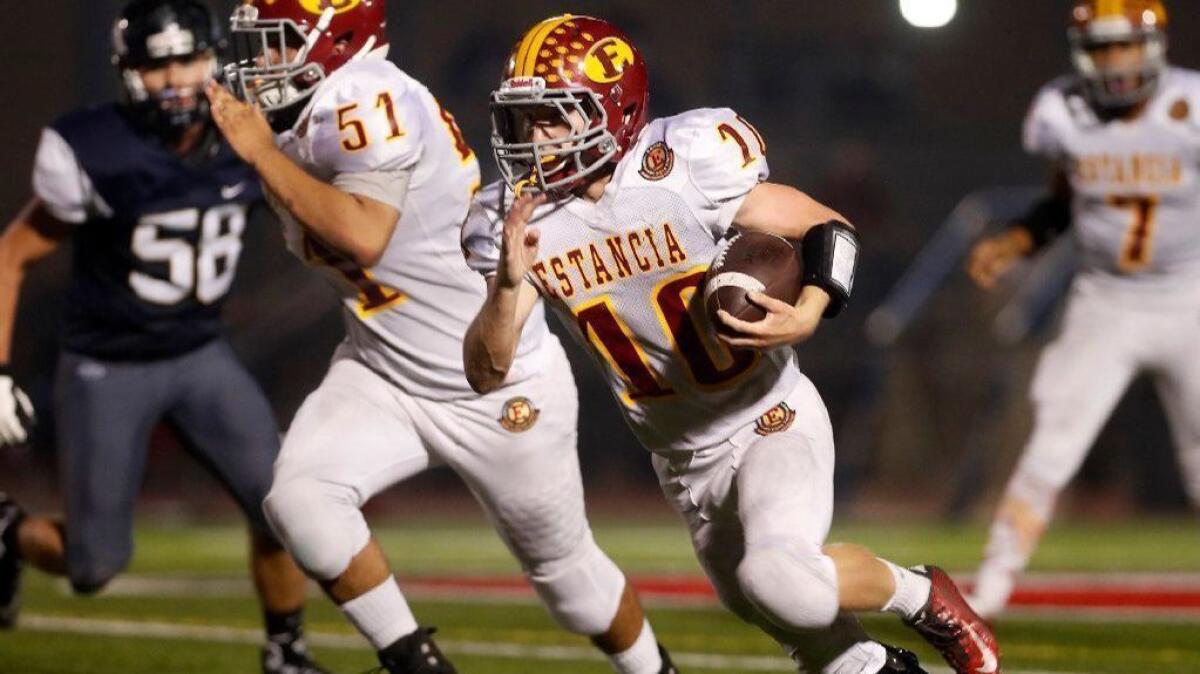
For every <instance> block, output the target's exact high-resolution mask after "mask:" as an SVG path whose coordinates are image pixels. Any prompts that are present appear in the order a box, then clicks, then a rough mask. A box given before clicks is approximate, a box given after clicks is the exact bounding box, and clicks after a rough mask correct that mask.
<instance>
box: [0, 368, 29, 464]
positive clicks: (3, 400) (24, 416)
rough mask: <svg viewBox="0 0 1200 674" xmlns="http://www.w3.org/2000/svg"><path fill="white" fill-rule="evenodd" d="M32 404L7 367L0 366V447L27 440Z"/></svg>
mask: <svg viewBox="0 0 1200 674" xmlns="http://www.w3.org/2000/svg"><path fill="white" fill-rule="evenodd" d="M33 423H34V416H33V403H31V402H29V396H27V395H25V392H24V391H22V390H21V387H20V386H17V383H16V382H15V381H13V378H12V374H11V373H10V372H9V371H8V368H7V367H2V366H0V447H6V446H11V445H19V444H21V443H24V442H26V441H27V440H29V433H30V431H32V430H33Z"/></svg>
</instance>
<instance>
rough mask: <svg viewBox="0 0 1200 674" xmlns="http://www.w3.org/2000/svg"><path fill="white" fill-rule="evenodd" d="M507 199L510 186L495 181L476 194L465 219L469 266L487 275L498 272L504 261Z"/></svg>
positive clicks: (463, 231) (464, 227)
mask: <svg viewBox="0 0 1200 674" xmlns="http://www.w3.org/2000/svg"><path fill="white" fill-rule="evenodd" d="M506 202H511V192H510V191H509V189H508V186H507V185H505V184H504V182H503V181H496V182H494V183H491V184H490V185H488V186H487V187H484V188H483V189H481V190H480V191H479V193H478V194H476V195H475V198H474V199H473V200H472V201H471V209H470V211H468V213H467V220H466V222H464V223H463V228H462V234H461V237H462V238H461V243H462V250H463V255H464V256H465V257H466V259H467V266H469V267H470V268H471V269H474V270H475V271H477V272H479V273H480V274H483V275H484V276H491V275H492V274H494V273H495V272H496V266H497V265H498V264H499V263H500V232H501V229H502V228H503V226H504V208H505V205H506Z"/></svg>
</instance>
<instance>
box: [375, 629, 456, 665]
mask: <svg viewBox="0 0 1200 674" xmlns="http://www.w3.org/2000/svg"><path fill="white" fill-rule="evenodd" d="M436 631H437V628H436V627H429V628H425V627H418V628H417V630H416V631H415V632H413V633H412V634H409V635H408V636H404V637H400V638H399V639H397V640H396V642H395V643H393V644H392V645H391V646H388V647H387V648H385V649H383V650H382V651H380V652H379V663H380V665H381V670H376V671H382V672H386V673H387V674H458V670H457V669H455V668H454V665H452V664H451V663H450V661H449V660H447V659H446V656H444V655H442V651H441V649H439V648H438V647H437V644H435V643H433V638H432V637H433V633H434V632H436Z"/></svg>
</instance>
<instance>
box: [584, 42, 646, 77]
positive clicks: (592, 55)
mask: <svg viewBox="0 0 1200 674" xmlns="http://www.w3.org/2000/svg"><path fill="white" fill-rule="evenodd" d="M633 58H634V57H633V47H630V46H629V43H628V42H625V41H624V40H622V39H620V38H616V37H606V38H604V39H603V40H600V41H599V42H597V43H596V44H594V45H592V48H591V49H589V50H588V53H587V56H586V57H585V58H584V62H583V72H584V74H586V75H587V76H588V79H590V80H592V81H593V82H599V83H600V84H608V83H610V82H616V81H617V80H619V79H621V76H622V75H624V74H625V68H626V67H628V66H630V65H633Z"/></svg>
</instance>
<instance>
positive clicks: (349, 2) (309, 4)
mask: <svg viewBox="0 0 1200 674" xmlns="http://www.w3.org/2000/svg"><path fill="white" fill-rule="evenodd" d="M268 4H270V0H268ZM360 4H362V0H300V6H301V7H303V8H304V9H306V10H308V11H310V12H312V13H313V14H316V15H318V16H319V15H320V14H322V13H324V11H325V10H326V9H329V8H330V7H332V8H333V11H334V13H335V14H341V13H342V12H348V11H350V10H352V9H354V8H355V7H357V6H359V5H360Z"/></svg>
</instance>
